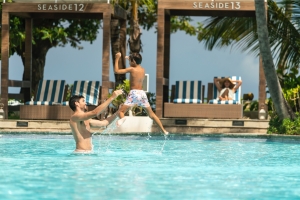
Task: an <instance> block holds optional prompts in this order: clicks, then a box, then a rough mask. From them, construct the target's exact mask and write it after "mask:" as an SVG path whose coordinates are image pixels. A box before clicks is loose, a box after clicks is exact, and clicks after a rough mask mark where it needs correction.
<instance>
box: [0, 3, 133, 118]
mask: <svg viewBox="0 0 300 200" xmlns="http://www.w3.org/2000/svg"><path fill="white" fill-rule="evenodd" d="M57 2H58V3H57ZM61 2H63V3H60V1H58V0H15V1H14V2H13V3H5V1H3V4H2V32H1V34H2V38H1V60H2V62H1V99H2V103H3V104H4V111H5V116H4V117H5V118H7V117H8V112H7V111H8V87H21V88H24V89H25V90H26V92H25V93H24V94H23V95H24V100H25V101H29V100H30V94H31V90H32V88H31V80H32V69H31V66H32V25H33V19H34V18H45V19H47V18H48V19H60V18H66V19H72V18H73V19H74V18H75V19H76V18H80V19H102V20H103V39H102V41H103V46H102V66H101V65H100V66H99V67H102V80H101V85H102V92H101V100H104V99H105V98H106V97H107V95H108V92H109V89H110V88H114V82H111V81H109V69H110V52H111V51H110V21H111V19H119V20H120V22H121V23H120V24H121V29H124V30H123V31H125V32H126V16H127V14H126V11H125V10H124V9H122V8H121V7H118V6H113V5H112V4H110V2H109V0H89V1H87V0H81V1H76V0H64V1H61ZM11 15H15V16H18V17H22V18H25V31H26V33H25V34H26V38H25V52H24V53H25V66H24V77H25V78H24V79H25V80H23V81H16V80H9V46H10V44H9V27H10V26H9V19H10V16H11ZM123 40H124V41H120V42H121V43H122V42H123V43H124V44H125V43H126V41H125V40H126V39H125V38H123Z"/></svg>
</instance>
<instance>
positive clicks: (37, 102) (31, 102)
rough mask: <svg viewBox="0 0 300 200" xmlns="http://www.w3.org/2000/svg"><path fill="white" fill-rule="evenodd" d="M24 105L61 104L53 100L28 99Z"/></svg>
mask: <svg viewBox="0 0 300 200" xmlns="http://www.w3.org/2000/svg"><path fill="white" fill-rule="evenodd" d="M25 105H47V106H52V105H61V103H57V102H53V101H28V102H26V103H25Z"/></svg>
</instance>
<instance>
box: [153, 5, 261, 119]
mask: <svg viewBox="0 0 300 200" xmlns="http://www.w3.org/2000/svg"><path fill="white" fill-rule="evenodd" d="M265 2H266V1H265ZM265 4H267V3H265ZM266 8H267V6H266ZM157 13H158V14H157V15H158V17H157V18H158V19H157V24H158V30H157V65H156V115H157V116H158V117H160V118H162V117H165V112H166V110H165V109H166V108H165V106H164V104H165V103H167V102H168V101H169V90H170V85H169V84H170V83H169V78H170V19H171V16H232V17H255V2H254V0H198V1H197V0H158V11H157ZM259 63H260V64H259V65H260V66H259V72H258V73H259V107H261V105H265V99H266V81H265V76H264V71H263V67H262V61H261V59H260V62H259ZM212 78H213V77H212Z"/></svg>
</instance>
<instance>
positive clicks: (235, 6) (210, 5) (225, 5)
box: [193, 1, 241, 10]
mask: <svg viewBox="0 0 300 200" xmlns="http://www.w3.org/2000/svg"><path fill="white" fill-rule="evenodd" d="M193 8H198V9H210V10H211V9H226V10H240V9H241V2H238V1H230V2H216V1H211V2H194V3H193Z"/></svg>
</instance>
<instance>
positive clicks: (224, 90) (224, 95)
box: [214, 78, 242, 101]
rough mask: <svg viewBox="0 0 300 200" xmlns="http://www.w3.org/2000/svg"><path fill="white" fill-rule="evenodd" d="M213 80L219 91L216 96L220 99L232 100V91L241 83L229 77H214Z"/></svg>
mask: <svg viewBox="0 0 300 200" xmlns="http://www.w3.org/2000/svg"><path fill="white" fill-rule="evenodd" d="M214 82H215V86H216V87H217V89H218V91H219V92H220V96H219V97H218V100H220V101H227V100H233V98H234V93H235V92H236V91H237V89H238V88H239V87H240V86H241V85H242V81H241V80H231V79H230V78H215V79H214Z"/></svg>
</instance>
